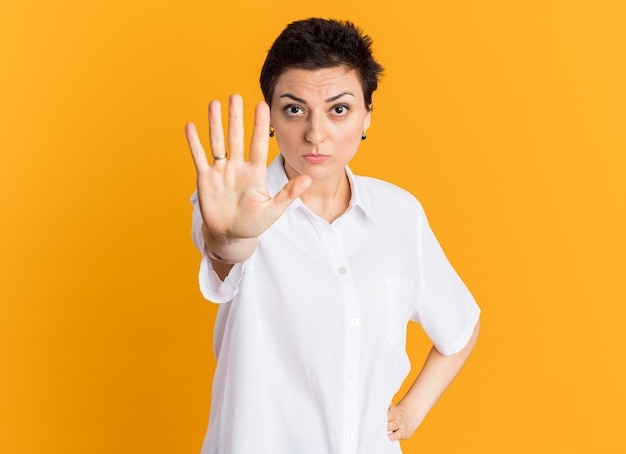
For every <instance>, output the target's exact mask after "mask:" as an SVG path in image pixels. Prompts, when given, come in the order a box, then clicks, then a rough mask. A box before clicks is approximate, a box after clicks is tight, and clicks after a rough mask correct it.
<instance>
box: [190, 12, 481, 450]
mask: <svg viewBox="0 0 626 454" xmlns="http://www.w3.org/2000/svg"><path fill="white" fill-rule="evenodd" d="M381 72H382V68H381V66H380V65H379V64H378V63H376V61H375V60H374V59H373V57H372V53H371V40H370V39H369V38H368V37H367V36H363V35H362V33H361V32H360V31H359V30H358V29H357V28H356V27H355V26H354V25H352V24H351V23H347V22H338V21H333V20H322V19H308V20H303V21H298V22H294V23H292V24H290V25H289V26H288V27H287V28H286V29H285V30H284V31H283V33H282V34H281V35H280V36H279V37H278V38H277V40H276V41H275V42H274V44H273V46H272V48H271V49H270V51H269V53H268V56H267V59H266V61H265V64H264V66H263V69H262V72H261V88H262V91H263V94H264V97H265V100H266V103H260V104H258V105H257V106H256V110H255V120H254V131H253V135H252V142H251V146H250V155H249V160H248V161H247V162H245V161H244V159H243V156H244V140H243V107H242V105H243V104H242V100H241V98H240V97H239V96H237V95H233V96H231V97H230V101H229V128H228V136H227V137H226V138H225V137H224V132H223V128H222V118H221V108H220V104H219V102H217V101H213V102H211V103H210V105H209V126H210V145H211V153H212V156H213V162H212V164H209V162H208V160H207V158H206V155H205V152H204V150H203V148H202V145H201V143H200V141H199V139H198V135H197V133H196V130H195V127H194V126H193V124H191V123H190V124H188V125H187V129H186V133H187V138H188V142H189V146H190V149H191V152H192V156H193V160H194V163H195V166H196V171H197V192H196V194H194V196H193V197H192V202H193V204H194V214H193V238H194V242H195V244H196V245H197V247H198V248H199V249H200V250H201V251H202V254H203V257H202V262H201V266H200V277H199V280H200V288H201V291H202V293H203V294H204V296H205V297H206V298H207V299H209V300H211V301H213V302H216V303H221V305H220V308H219V311H218V316H217V320H216V322H215V342H214V347H215V352H216V355H217V358H218V364H217V369H216V371H215V376H214V382H213V394H212V402H211V414H210V421H209V428H208V432H207V436H206V439H205V443H204V446H203V451H202V452H203V453H204V454H217V453H223V454H243V453H246V454H247V453H261V454H263V453H267V454H294V453H297V454H308V453H310V454H324V453H329V454H330V453H362V454H368V453H372V454H383V453H399V452H401V449H400V444H399V440H401V439H406V438H408V437H410V436H411V435H412V434H413V432H414V431H415V429H417V427H418V426H419V425H420V423H421V422H422V420H423V419H424V417H425V416H426V414H427V413H428V411H429V410H430V409H431V408H432V406H433V405H434V404H435V402H436V401H437V399H438V398H439V397H440V396H441V394H442V393H443V391H444V390H445V389H446V387H447V386H448V385H449V384H450V383H451V381H452V380H453V379H454V377H455V376H456V375H457V373H458V372H459V370H460V369H461V367H462V366H463V364H464V363H465V360H466V359H467V357H468V355H469V354H470V352H471V350H472V348H473V346H474V343H475V342H476V338H477V335H478V325H479V322H478V319H479V313H480V310H479V308H478V306H477V305H476V303H475V302H474V300H473V298H472V296H471V295H470V293H469V292H468V291H467V289H466V288H465V286H464V285H463V283H462V282H461V280H460V279H459V277H458V276H457V275H456V273H455V272H454V270H453V269H452V267H451V266H450V264H449V263H448V261H447V260H446V258H445V256H444V254H443V252H442V250H441V248H440V247H439V245H438V243H437V241H436V239H435V237H434V235H433V233H432V231H431V230H430V228H429V227H428V223H427V220H426V217H425V215H424V212H423V211H422V208H421V206H420V204H419V203H418V202H417V201H416V200H415V198H414V197H413V196H411V195H410V194H408V193H407V192H405V191H404V190H402V189H400V188H398V187H396V186H393V185H391V184H389V183H385V182H382V181H379V180H375V179H372V178H365V177H358V176H355V175H353V174H352V173H351V171H350V169H349V168H348V166H347V165H348V163H349V162H350V160H351V159H352V157H353V156H354V155H355V153H356V152H357V150H358V148H359V144H360V142H361V140H363V139H365V138H366V131H367V129H368V128H369V126H370V122H371V110H372V93H373V91H374V90H375V89H376V86H377V82H378V77H379V75H380V73H381ZM271 137H274V138H275V140H277V142H278V146H279V148H280V154H279V156H278V157H277V158H276V159H275V160H274V161H273V162H272V163H271V165H270V166H269V167H268V168H267V169H266V161H267V155H268V146H269V140H270V138H271ZM409 320H412V321H415V322H418V323H420V324H421V325H422V327H423V328H424V330H425V332H426V333H427V334H428V336H429V338H430V339H431V340H432V341H433V344H434V345H433V348H432V350H431V352H430V354H429V355H428V358H427V359H426V362H425V364H424V366H423V368H422V370H421V373H420V374H419V376H418V378H417V379H416V381H415V383H413V385H412V386H411V388H410V390H409V392H408V393H407V394H406V395H405V396H404V397H403V398H402V399H401V400H400V401H399V402H398V403H397V404H395V405H394V404H391V401H392V398H393V396H394V394H395V393H396V392H397V390H398V389H399V387H400V385H401V384H402V381H403V380H404V379H405V377H406V376H407V374H408V372H409V368H410V366H409V361H408V357H407V354H406V352H405V342H406V324H407V322H408V321H409Z"/></svg>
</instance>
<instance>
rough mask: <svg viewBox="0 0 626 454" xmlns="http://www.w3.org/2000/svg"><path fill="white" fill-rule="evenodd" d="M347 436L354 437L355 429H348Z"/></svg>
mask: <svg viewBox="0 0 626 454" xmlns="http://www.w3.org/2000/svg"><path fill="white" fill-rule="evenodd" d="M346 437H348V438H354V432H353V431H351V430H348V431H347V432H346Z"/></svg>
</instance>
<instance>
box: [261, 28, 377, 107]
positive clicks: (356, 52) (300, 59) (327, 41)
mask: <svg viewBox="0 0 626 454" xmlns="http://www.w3.org/2000/svg"><path fill="white" fill-rule="evenodd" d="M335 66H345V67H347V68H349V69H353V70H355V71H356V73H357V76H358V78H359V80H360V82H361V87H362V89H363V97H364V99H365V107H366V108H367V109H368V110H370V109H371V105H372V93H374V90H376V88H377V87H378V79H379V77H380V75H381V74H382V72H383V67H382V66H381V65H380V64H378V63H377V62H376V60H374V57H373V55H372V39H371V38H370V37H369V36H367V35H365V34H363V32H362V31H361V30H360V29H359V28H358V27H356V26H355V25H354V24H353V23H351V22H348V21H337V20H334V19H320V18H310V19H304V20H300V21H296V22H292V23H291V24H289V25H288V26H287V27H286V28H285V30H283V32H282V33H281V34H280V35H279V36H278V38H276V41H274V44H272V47H271V48H270V50H269V51H268V53H267V58H266V59H265V63H264V64H263V68H262V69H261V91H262V92H263V96H264V97H265V101H266V102H267V103H268V104H270V105H271V103H272V95H273V94H274V87H275V86H276V81H277V80H278V78H279V77H280V75H281V74H282V73H283V72H285V71H286V70H288V69H292V68H298V69H306V70H316V69H322V68H332V67H335Z"/></svg>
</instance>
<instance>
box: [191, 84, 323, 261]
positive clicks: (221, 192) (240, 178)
mask: <svg viewBox="0 0 626 454" xmlns="http://www.w3.org/2000/svg"><path fill="white" fill-rule="evenodd" d="M228 112H229V113H228V115H229V118H228V120H229V122H228V142H227V143H226V141H225V140H224V129H223V126H222V113H221V105H220V102H219V101H212V102H211V103H210V104H209V136H210V144H211V154H212V156H213V164H212V165H211V164H209V162H208V160H207V156H206V154H205V152H204V148H203V147H202V144H201V142H200V139H199V137H198V133H197V131H196V128H195V126H194V124H193V123H188V124H187V126H186V128H185V132H186V135H187V141H188V143H189V148H190V150H191V155H192V158H193V162H194V165H195V167H196V175H197V190H198V201H199V206H200V212H201V214H202V220H203V235H204V237H205V242H207V246H208V247H209V248H210V249H212V250H213V252H214V253H215V254H216V255H218V256H219V257H225V258H226V259H227V260H228V261H229V262H231V263H235V262H237V261H241V260H245V259H246V258H247V257H240V255H241V251H240V250H238V249H241V248H240V247H238V245H240V244H241V241H240V240H246V239H248V240H254V241H255V243H254V245H256V239H257V238H258V236H259V235H260V234H261V233H263V232H264V231H265V230H267V229H268V228H269V227H270V226H271V225H272V224H273V223H274V222H275V221H276V220H277V219H278V218H279V217H280V216H281V215H282V213H283V212H284V211H285V209H286V208H287V206H288V205H289V204H290V203H291V202H292V201H293V200H294V199H296V198H297V197H299V196H300V194H302V193H303V192H304V191H305V190H306V189H307V188H308V187H309V185H310V183H311V179H310V178H309V177H307V176H299V177H297V178H294V179H292V180H290V181H289V182H288V183H287V184H286V185H285V187H284V188H283V189H282V190H281V191H279V192H278V193H277V194H276V195H275V196H274V197H270V195H269V192H268V189H267V182H266V175H267V170H266V166H267V155H268V149H269V126H270V111H269V106H268V105H267V104H266V103H264V102H261V103H259V104H257V106H256V109H255V112H254V130H253V133H252V141H251V145H250V154H249V160H248V161H247V162H246V161H245V160H244V148H245V146H244V122H243V100H242V98H241V96H239V95H232V96H231V97H230V99H229V106H228ZM244 249H245V248H244ZM248 249H249V248H248ZM252 251H253V249H252ZM252 251H247V252H244V253H243V255H248V256H249V255H250V254H251V253H252Z"/></svg>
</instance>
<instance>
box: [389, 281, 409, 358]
mask: <svg viewBox="0 0 626 454" xmlns="http://www.w3.org/2000/svg"><path fill="white" fill-rule="evenodd" d="M385 289H386V290H387V341H388V342H389V344H391V346H392V347H393V348H394V349H395V350H396V351H397V352H398V353H404V352H405V347H406V327H407V323H408V322H409V319H410V318H411V312H412V311H411V297H412V294H413V281H412V280H411V279H409V278H406V277H390V278H385Z"/></svg>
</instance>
